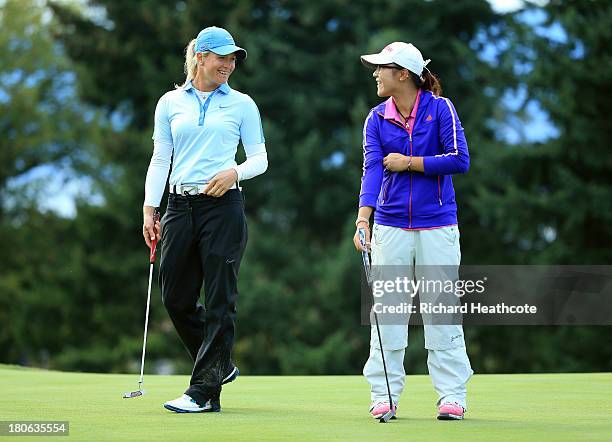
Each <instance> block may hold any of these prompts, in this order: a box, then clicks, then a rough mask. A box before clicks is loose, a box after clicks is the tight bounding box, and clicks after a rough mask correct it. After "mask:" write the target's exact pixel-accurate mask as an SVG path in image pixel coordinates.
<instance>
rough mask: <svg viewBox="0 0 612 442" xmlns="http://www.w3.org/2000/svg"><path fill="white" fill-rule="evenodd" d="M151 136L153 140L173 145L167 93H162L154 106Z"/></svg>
mask: <svg viewBox="0 0 612 442" xmlns="http://www.w3.org/2000/svg"><path fill="white" fill-rule="evenodd" d="M152 138H153V141H155V142H158V143H164V144H169V145H171V146H172V145H173V144H172V131H171V130H170V114H169V112H168V97H167V95H163V96H162V97H161V98H160V99H159V101H158V102H157V106H156V107H155V125H154V127H153V137H152Z"/></svg>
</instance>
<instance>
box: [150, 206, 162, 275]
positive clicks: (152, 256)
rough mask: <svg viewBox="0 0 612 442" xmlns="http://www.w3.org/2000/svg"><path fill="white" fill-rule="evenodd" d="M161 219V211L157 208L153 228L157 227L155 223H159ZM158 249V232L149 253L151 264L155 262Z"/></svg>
mask: <svg viewBox="0 0 612 442" xmlns="http://www.w3.org/2000/svg"><path fill="white" fill-rule="evenodd" d="M159 219H160V216H159V212H158V211H157V210H155V213H154V214H153V229H155V224H157V222H158V221H159ZM156 249H157V234H156V235H155V239H154V240H153V241H151V251H150V253H149V262H150V263H151V264H153V263H154V262H155V251H156Z"/></svg>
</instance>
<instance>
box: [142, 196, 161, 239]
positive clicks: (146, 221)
mask: <svg viewBox="0 0 612 442" xmlns="http://www.w3.org/2000/svg"><path fill="white" fill-rule="evenodd" d="M154 213H155V207H151V206H144V207H143V208H142V215H143V216H142V218H143V223H142V236H144V240H145V242H146V243H147V246H149V248H151V242H152V241H154V240H155V238H157V240H158V241H159V240H160V239H161V236H160V233H161V224H160V222H159V221H156V222H153V215H154Z"/></svg>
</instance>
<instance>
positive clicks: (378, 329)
mask: <svg viewBox="0 0 612 442" xmlns="http://www.w3.org/2000/svg"><path fill="white" fill-rule="evenodd" d="M372 313H374V321H375V322H376V332H377V333H378V344H379V345H380V356H381V357H382V363H383V369H384V371H385V381H386V382H387V393H389V407H391V409H393V398H392V397H391V386H390V385H389V376H388V375H387V364H386V362H385V351H384V350H383V345H382V337H381V336H380V326H379V325H378V315H377V314H376V312H375V311H372Z"/></svg>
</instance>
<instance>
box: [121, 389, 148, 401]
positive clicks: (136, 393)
mask: <svg viewBox="0 0 612 442" xmlns="http://www.w3.org/2000/svg"><path fill="white" fill-rule="evenodd" d="M143 394H145V391H144V390H136V391H129V392H127V393H125V394H124V395H123V398H124V399H130V398H133V397H138V396H142V395H143Z"/></svg>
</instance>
